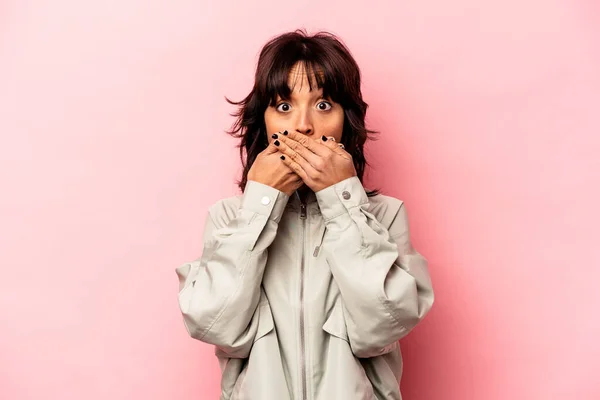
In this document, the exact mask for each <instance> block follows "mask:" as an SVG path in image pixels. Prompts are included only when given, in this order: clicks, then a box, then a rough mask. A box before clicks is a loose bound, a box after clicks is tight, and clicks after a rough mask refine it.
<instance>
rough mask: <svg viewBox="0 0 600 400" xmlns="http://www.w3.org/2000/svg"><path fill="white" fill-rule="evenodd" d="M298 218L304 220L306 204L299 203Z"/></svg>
mask: <svg viewBox="0 0 600 400" xmlns="http://www.w3.org/2000/svg"><path fill="white" fill-rule="evenodd" d="M300 218H301V219H306V204H304V203H300Z"/></svg>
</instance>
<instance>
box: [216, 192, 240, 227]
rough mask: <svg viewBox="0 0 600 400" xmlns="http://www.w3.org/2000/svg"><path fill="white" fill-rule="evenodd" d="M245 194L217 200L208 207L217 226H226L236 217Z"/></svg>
mask: <svg viewBox="0 0 600 400" xmlns="http://www.w3.org/2000/svg"><path fill="white" fill-rule="evenodd" d="M242 196H243V194H238V195H233V196H229V197H225V198H222V199H220V200H217V201H216V202H214V203H213V204H211V205H210V206H209V207H208V214H209V216H210V218H211V219H212V220H213V222H214V224H215V225H217V226H224V225H226V224H227V223H228V222H229V221H231V220H232V219H234V218H235V216H236V214H237V211H238V209H239V208H240V205H241V204H242Z"/></svg>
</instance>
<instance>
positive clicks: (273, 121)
mask: <svg viewBox="0 0 600 400" xmlns="http://www.w3.org/2000/svg"><path fill="white" fill-rule="evenodd" d="M264 118H265V128H266V129H267V136H268V139H269V143H270V142H272V141H273V139H272V138H271V135H272V134H273V133H276V132H280V131H282V130H284V129H289V128H285V127H284V125H285V124H283V123H282V122H281V121H280V118H278V116H277V114H276V113H274V112H273V111H271V110H270V109H267V111H265V116H264Z"/></svg>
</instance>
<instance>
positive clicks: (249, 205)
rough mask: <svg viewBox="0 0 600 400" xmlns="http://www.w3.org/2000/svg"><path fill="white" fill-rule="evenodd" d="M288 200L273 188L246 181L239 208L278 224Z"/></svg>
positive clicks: (286, 196) (283, 194) (287, 197)
mask: <svg viewBox="0 0 600 400" xmlns="http://www.w3.org/2000/svg"><path fill="white" fill-rule="evenodd" d="M289 198H290V197H289V196H288V195H287V194H285V193H283V192H282V191H280V190H278V189H275V188H274V187H271V186H269V185H265V184H264V183H260V182H257V181H251V180H248V181H247V182H246V187H245V188H244V194H243V195H242V203H241V205H240V208H242V209H244V210H249V211H252V212H254V213H256V214H260V215H264V216H265V217H267V218H269V219H271V220H273V221H275V222H277V223H279V221H280V220H281V216H282V215H283V211H284V209H285V206H286V204H287V202H288V200H289Z"/></svg>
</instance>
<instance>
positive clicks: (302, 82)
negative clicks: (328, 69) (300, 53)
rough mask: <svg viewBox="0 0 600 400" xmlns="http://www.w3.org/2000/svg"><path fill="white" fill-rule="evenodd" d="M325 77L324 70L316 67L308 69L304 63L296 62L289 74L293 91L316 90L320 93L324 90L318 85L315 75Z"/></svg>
mask: <svg viewBox="0 0 600 400" xmlns="http://www.w3.org/2000/svg"><path fill="white" fill-rule="evenodd" d="M317 74H318V75H319V77H320V78H322V77H323V72H322V71H319V70H314V69H312V70H311V69H310V68H309V69H308V70H307V68H306V66H305V65H304V63H300V62H298V63H296V64H295V65H294V66H293V67H292V68H291V69H290V73H289V76H288V86H289V88H290V90H291V91H292V92H297V93H301V92H311V91H315V92H317V93H320V92H322V91H323V89H322V88H319V87H318V83H317V79H316V76H315V75H317ZM309 79H310V82H309Z"/></svg>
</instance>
